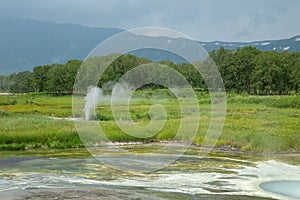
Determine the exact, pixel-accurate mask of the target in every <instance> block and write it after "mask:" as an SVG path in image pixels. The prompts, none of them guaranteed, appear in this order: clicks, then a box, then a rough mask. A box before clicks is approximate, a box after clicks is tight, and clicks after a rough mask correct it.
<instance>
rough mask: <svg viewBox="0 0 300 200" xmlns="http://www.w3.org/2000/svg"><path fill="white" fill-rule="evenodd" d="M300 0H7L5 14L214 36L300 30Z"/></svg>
mask: <svg viewBox="0 0 300 200" xmlns="http://www.w3.org/2000/svg"><path fill="white" fill-rule="evenodd" d="M299 10H300V1H299V0H285V1H282V0H252V1H246V0H185V1H183V0H164V1H161V0H151V1H149V0H52V1H47V0H1V1H0V16H2V17H14V18H30V19H38V20H47V21H54V22H70V23H76V24H83V25H87V26H97V27H120V28H127V29H129V28H137V27H144V26H161V27H166V28H172V29H176V30H178V31H182V32H184V33H185V34H188V35H190V36H191V37H193V38H196V39H199V40H203V41H211V40H226V41H251V40H261V39H276V38H284V37H290V36H292V35H295V34H299V33H300V26H299V25H298V24H299V23H298V19H300V12H299Z"/></svg>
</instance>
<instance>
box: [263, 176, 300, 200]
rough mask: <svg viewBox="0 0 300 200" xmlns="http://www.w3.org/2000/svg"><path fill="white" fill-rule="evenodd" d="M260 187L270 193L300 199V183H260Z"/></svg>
mask: <svg viewBox="0 0 300 200" xmlns="http://www.w3.org/2000/svg"><path fill="white" fill-rule="evenodd" d="M299 173H300V172H299ZM260 186H261V187H262V188H263V189H265V190H267V191H270V192H274V193H277V194H281V195H284V196H288V197H292V198H295V199H300V181H273V182H266V183H262V184H261V185H260Z"/></svg>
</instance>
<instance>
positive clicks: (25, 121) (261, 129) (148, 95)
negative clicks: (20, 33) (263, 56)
mask: <svg viewBox="0 0 300 200" xmlns="http://www.w3.org/2000/svg"><path fill="white" fill-rule="evenodd" d="M197 95H198V102H199V106H200V125H199V130H198V132H197V135H196V137H195V138H194V137H193V136H190V135H185V134H183V135H180V136H177V137H176V140H182V141H185V140H193V142H194V144H196V145H201V144H202V143H203V141H204V137H205V134H206V132H207V130H208V126H209V122H210V119H211V117H210V108H211V107H210V98H209V95H208V94H205V93H200V92H197ZM166 98H168V100H166ZM153 102H155V103H160V104H162V105H163V106H164V108H165V109H166V111H167V119H168V120H167V122H166V124H165V126H164V128H163V129H162V130H161V131H160V132H159V133H157V134H156V135H153V136H151V137H147V138H137V137H134V136H129V135H127V134H125V133H124V132H123V131H122V130H121V129H120V128H119V127H118V126H117V124H116V123H115V120H114V117H113V115H112V112H111V109H110V106H109V105H107V104H101V105H100V106H98V107H97V109H96V112H97V114H96V116H94V118H95V119H98V120H99V121H100V124H101V127H102V128H103V130H104V131H105V133H106V134H107V137H108V138H109V139H110V140H111V141H116V142H117V141H119V142H128V141H144V142H147V141H159V140H172V139H173V138H174V136H175V134H176V132H177V130H178V127H179V123H180V120H181V117H182V116H181V114H180V107H179V103H178V101H177V100H176V99H175V98H174V97H172V95H170V94H169V93H168V91H166V90H154V91H150V90H146V91H138V92H137V93H135V94H134V97H133V101H132V104H131V106H130V114H131V118H132V119H133V120H134V122H135V123H137V124H140V125H147V124H148V123H149V109H150V107H151V105H152V103H153ZM49 117H62V118H65V117H72V96H59V97H55V96H49V95H39V94H25V95H13V96H0V124H1V126H0V150H24V149H36V148H38V149H40V148H42V149H49V148H54V149H55V148H56V149H58V148H81V147H83V144H82V143H81V140H80V138H79V136H78V134H77V131H76V129H75V126H74V122H72V121H67V120H56V119H53V118H49ZM217 147H218V148H225V149H230V150H244V151H250V152H265V153H269V152H300V96H247V95H236V94H227V116H226V119H225V124H224V129H223V132H222V135H221V136H220V138H219V140H218V142H217Z"/></svg>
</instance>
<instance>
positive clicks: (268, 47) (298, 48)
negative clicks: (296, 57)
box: [199, 35, 300, 52]
mask: <svg viewBox="0 0 300 200" xmlns="http://www.w3.org/2000/svg"><path fill="white" fill-rule="evenodd" d="M199 43H200V44H201V45H202V46H203V47H204V48H205V49H206V50H207V51H211V50H213V49H219V48H220V47H222V46H223V47H224V48H226V49H231V50H234V49H237V48H239V47H245V46H255V47H256V48H258V49H259V50H262V51H273V50H274V51H279V52H280V51H293V52H300V35H299V36H295V37H292V38H289V39H282V40H265V41H257V42H249V43H242V42H221V41H215V42H199Z"/></svg>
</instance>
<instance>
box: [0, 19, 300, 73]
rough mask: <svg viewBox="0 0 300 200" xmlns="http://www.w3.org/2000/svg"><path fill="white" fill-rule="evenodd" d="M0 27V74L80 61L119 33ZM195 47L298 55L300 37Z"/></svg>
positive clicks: (15, 24)
mask: <svg viewBox="0 0 300 200" xmlns="http://www.w3.org/2000/svg"><path fill="white" fill-rule="evenodd" d="M0 27H1V37H0V74H10V73H13V72H19V71H24V70H32V69H33V67H35V66H38V65H44V64H51V63H56V62H57V63H64V62H66V61H67V60H70V59H84V58H85V57H86V56H87V55H88V53H89V52H90V51H91V50H92V49H93V48H94V47H95V46H96V45H98V44H99V43H100V42H101V41H103V40H105V39H106V38H108V37H110V36H112V35H114V34H116V33H119V32H121V31H123V30H122V29H118V28H91V27H85V26H82V25H75V24H66V23H64V24H58V23H52V22H45V21H34V20H24V19H3V18H0ZM166 39H168V38H166ZM199 43H200V44H201V45H202V46H203V47H204V48H205V49H206V50H207V51H211V50H214V49H219V48H220V47H222V46H223V47H224V48H226V49H237V48H240V47H244V46H255V47H257V48H258V49H260V50H263V51H272V50H276V51H283V50H286V51H295V52H300V36H295V37H292V38H289V39H282V40H269V41H257V42H251V43H241V42H222V41H216V42H201V41H199ZM136 55H138V56H143V57H146V58H148V59H150V60H152V61H159V60H172V61H174V62H182V61H183V60H181V59H180V58H178V57H176V56H174V55H171V54H168V53H165V52H157V51H152V50H148V51H144V52H141V51H139V52H137V53H136Z"/></svg>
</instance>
